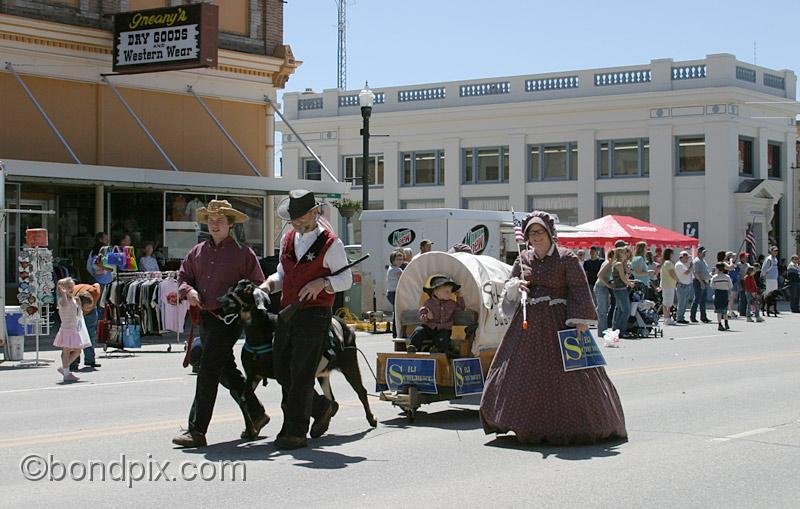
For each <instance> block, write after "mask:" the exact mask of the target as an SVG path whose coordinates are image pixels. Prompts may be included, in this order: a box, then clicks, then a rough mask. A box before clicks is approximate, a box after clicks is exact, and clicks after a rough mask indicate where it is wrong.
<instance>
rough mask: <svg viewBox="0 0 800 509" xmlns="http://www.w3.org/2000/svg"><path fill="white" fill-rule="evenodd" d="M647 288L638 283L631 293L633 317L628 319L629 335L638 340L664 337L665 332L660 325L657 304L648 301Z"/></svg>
mask: <svg viewBox="0 0 800 509" xmlns="http://www.w3.org/2000/svg"><path fill="white" fill-rule="evenodd" d="M646 290H647V289H646V288H645V286H644V284H643V283H641V282H640V281H637V282H636V284H635V285H634V287H633V289H632V290H631V292H630V298H631V316H630V317H629V318H628V335H630V336H635V337H638V338H647V337H650V336H653V337H654V338H657V337H662V338H663V337H664V330H663V329H662V328H661V327H660V326H659V325H658V312H657V311H656V309H658V308H657V306H656V303H655V302H653V301H652V300H649V299H646V298H645V295H646V293H645V292H646Z"/></svg>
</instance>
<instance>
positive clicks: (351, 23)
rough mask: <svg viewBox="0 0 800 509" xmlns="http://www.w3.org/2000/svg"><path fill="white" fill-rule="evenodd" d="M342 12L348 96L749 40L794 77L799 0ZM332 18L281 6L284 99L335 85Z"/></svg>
mask: <svg viewBox="0 0 800 509" xmlns="http://www.w3.org/2000/svg"><path fill="white" fill-rule="evenodd" d="M347 14H348V16H347V23H348V25H347V88H348V89H349V90H357V89H360V88H361V86H362V85H363V84H364V81H365V80H369V84H370V87H371V88H379V87H387V86H399V85H410V84H418V83H435V82H440V81H457V80H461V79H480V78H487V77H493V76H514V75H521V74H535V73H542V72H556V71H565V70H577V69H589V68H596V67H613V66H621V65H636V64H646V63H649V62H650V60H651V59H655V58H672V59H674V60H676V61H678V60H692V59H700V58H704V57H705V56H706V55H707V54H712V53H732V54H734V55H736V57H737V58H738V59H739V60H741V61H745V62H753V43H754V42H755V44H756V63H757V64H758V65H762V66H765V67H769V68H773V69H791V70H793V71H794V72H795V73H798V71H800V51H798V47H800V44H799V43H800V0H773V1H765V2H754V1H752V0H751V1H742V0H730V1H722V0H694V1H686V0H668V1H659V2H656V1H652V0H639V1H634V0H630V1H619V0H605V1H587V0H580V1H568V0H561V1H558V2H541V1H537V0H505V1H500V0H495V1H486V0H482V1H478V0H461V1H456V0H403V1H397V0H394V1H393V0H350V1H348V3H347ZM336 21H337V9H336V2H334V0H287V3H286V4H285V5H284V41H285V43H286V44H289V45H291V47H292V51H293V52H294V55H295V58H297V59H298V60H301V61H303V64H302V65H301V66H300V68H299V69H298V70H297V72H296V73H295V74H294V75H293V76H292V77H291V78H290V79H289V81H288V82H287V84H286V88H285V91H287V92H296V91H302V90H304V89H305V88H311V89H313V90H314V91H315V92H321V91H322V90H324V89H328V88H336V45H337V31H336ZM279 100H280V94H279ZM276 144H277V146H276V150H280V135H278V139H277V140H276ZM278 157H280V155H278ZM278 171H279V170H278Z"/></svg>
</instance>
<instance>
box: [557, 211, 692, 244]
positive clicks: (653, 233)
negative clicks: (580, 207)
mask: <svg viewBox="0 0 800 509" xmlns="http://www.w3.org/2000/svg"><path fill="white" fill-rule="evenodd" d="M577 228H578V229H581V230H586V231H584V232H564V233H559V234H558V244H559V245H560V246H564V247H568V248H572V249H578V248H589V247H591V246H598V247H602V248H606V249H607V248H609V247H613V245H614V242H616V241H617V240H624V241H625V242H627V243H628V244H635V243H636V242H639V241H642V240H643V241H645V242H647V246H648V247H662V248H665V247H679V248H692V247H697V244H698V240H697V239H696V238H694V237H687V236H686V235H681V234H680V233H677V232H674V231H672V230H668V229H666V228H664V227H661V226H658V225H655V224H650V223H648V222H645V221H642V220H641V219H636V218H635V217H630V216H614V215H608V216H604V217H601V218H600V219H595V220H594V221H589V222H588V223H584V224H581V225H578V226H577Z"/></svg>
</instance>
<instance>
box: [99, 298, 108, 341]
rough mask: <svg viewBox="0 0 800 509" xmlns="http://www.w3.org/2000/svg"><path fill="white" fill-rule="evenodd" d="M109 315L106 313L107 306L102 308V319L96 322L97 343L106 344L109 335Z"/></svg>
mask: <svg viewBox="0 0 800 509" xmlns="http://www.w3.org/2000/svg"><path fill="white" fill-rule="evenodd" d="M110 326H111V315H110V314H109V312H108V306H106V307H104V308H103V318H102V319H100V320H97V342H98V343H107V342H108V338H109V333H110V330H109V328H110Z"/></svg>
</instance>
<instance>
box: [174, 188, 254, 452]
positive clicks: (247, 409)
mask: <svg viewBox="0 0 800 509" xmlns="http://www.w3.org/2000/svg"><path fill="white" fill-rule="evenodd" d="M247 219H248V217H247V215H246V214H244V213H242V212H239V211H238V210H236V209H234V208H233V207H231V204H230V203H229V202H228V201H227V200H211V202H209V204H208V206H207V207H202V208H200V209H198V210H197V222H198V223H201V224H207V225H208V232H209V233H210V234H211V239H210V240H206V241H203V242H201V243H199V244H197V245H196V246H194V247H193V248H192V249H191V250H190V251H189V253H188V254H187V255H186V258H184V260H183V263H181V269H180V272H179V273H178V284H179V285H180V286H179V289H178V293H179V295H180V298H181V299H188V300H189V304H190V305H192V306H197V307H199V308H200V309H201V312H200V320H201V329H200V338H201V340H202V344H203V360H202V362H201V363H200V372H199V373H198V374H197V385H196V387H195V394H194V402H193V403H192V408H191V411H190V413H189V429H188V430H187V431H186V432H185V433H183V434H181V435H178V436H177V437H175V438H173V439H172V442H173V443H174V444H176V445H180V446H182V447H204V446H205V445H206V431H207V430H208V424H209V422H211V414H212V413H213V411H214V402H215V401H216V399H217V387H218V385H219V384H220V383H221V382H222V383H224V385H225V386H226V387H227V388H228V390H229V391H230V393H231V396H233V398H234V400H236V403H237V404H238V405H239V407H240V408H241V410H242V414H243V415H244V417H245V426H246V428H245V432H244V433H243V438H254V437H257V436H258V432H259V431H260V430H261V428H263V427H264V426H265V425H266V424H267V422H269V416H268V415H267V414H266V413H265V412H264V407H263V406H262V405H261V402H259V401H258V398H257V397H256V396H255V394H254V393H253V390H252V388H250V387H249V386H248V385H247V384H246V383H245V378H244V376H242V373H241V372H240V371H239V370H238V369H237V367H236V360H235V359H234V356H233V345H234V344H235V343H236V341H237V340H238V339H239V336H240V335H241V332H242V325H241V323H240V322H239V320H234V321H233V323H231V324H226V323H225V322H224V321H223V320H222V319H221V318H220V304H219V298H220V297H222V296H223V295H224V294H225V292H227V291H228V288H230V287H231V286H233V285H235V284H236V283H237V282H238V281H239V280H240V279H249V280H250V281H252V282H253V283H255V284H261V283H262V282H263V281H264V273H263V272H262V271H261V267H260V266H259V264H258V260H257V259H256V255H255V253H253V250H252V249H250V248H249V247H247V246H243V245H240V244H239V243H238V242H236V240H235V239H234V238H233V237H231V236H230V231H231V227H232V226H233V225H234V224H236V223H243V222H245V221H247Z"/></svg>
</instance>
